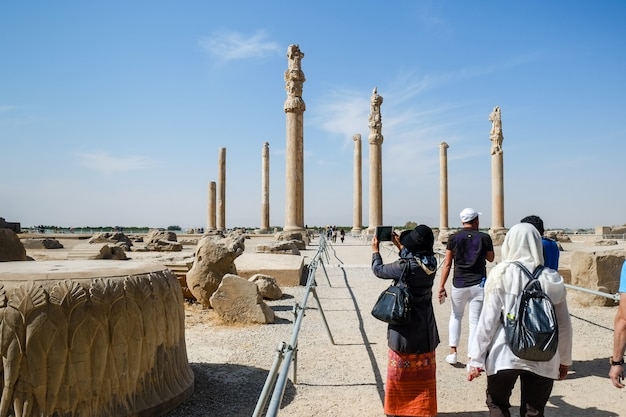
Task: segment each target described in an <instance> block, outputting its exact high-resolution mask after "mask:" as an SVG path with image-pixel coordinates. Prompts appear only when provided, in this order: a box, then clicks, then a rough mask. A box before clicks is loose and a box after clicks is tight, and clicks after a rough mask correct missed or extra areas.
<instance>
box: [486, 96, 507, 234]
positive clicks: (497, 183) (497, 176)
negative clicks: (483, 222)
mask: <svg viewBox="0 0 626 417" xmlns="http://www.w3.org/2000/svg"><path fill="white" fill-rule="evenodd" d="M489 120H490V121H491V134H490V140H491V230H492V231H494V232H498V231H500V230H503V229H504V162H503V151H502V141H503V140H504V136H503V135H502V117H501V114H500V107H498V106H496V107H494V108H493V111H492V112H491V114H490V115H489Z"/></svg>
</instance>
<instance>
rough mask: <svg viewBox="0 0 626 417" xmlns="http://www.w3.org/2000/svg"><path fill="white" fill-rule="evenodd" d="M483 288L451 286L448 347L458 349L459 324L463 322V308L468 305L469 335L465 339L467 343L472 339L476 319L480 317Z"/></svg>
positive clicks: (478, 286)
mask: <svg viewBox="0 0 626 417" xmlns="http://www.w3.org/2000/svg"><path fill="white" fill-rule="evenodd" d="M483 290H484V288H483V287H481V286H480V284H478V285H474V286H473V287H466V288H456V287H455V286H454V285H453V286H452V294H451V295H450V302H451V303H452V312H451V313H450V323H449V325H448V335H449V339H448V340H449V345H450V347H458V346H459V339H460V338H461V323H462V321H463V315H464V314H465V306H466V305H467V304H468V303H469V335H468V338H467V341H468V345H469V342H470V341H471V340H472V337H474V331H475V330H476V324H478V317H479V316H480V310H482V308H483V294H484V291H483Z"/></svg>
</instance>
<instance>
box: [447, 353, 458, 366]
mask: <svg viewBox="0 0 626 417" xmlns="http://www.w3.org/2000/svg"><path fill="white" fill-rule="evenodd" d="M446 362H448V363H449V364H450V365H456V362H457V361H456V352H454V353H451V354H449V355H448V356H446Z"/></svg>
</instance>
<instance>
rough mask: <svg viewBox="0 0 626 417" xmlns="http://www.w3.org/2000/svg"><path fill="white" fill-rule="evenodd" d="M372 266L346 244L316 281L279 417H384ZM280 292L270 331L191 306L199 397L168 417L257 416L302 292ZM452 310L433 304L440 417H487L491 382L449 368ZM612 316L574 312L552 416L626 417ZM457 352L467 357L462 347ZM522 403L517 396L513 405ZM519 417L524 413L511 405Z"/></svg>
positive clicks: (364, 251)
mask: <svg viewBox="0 0 626 417" xmlns="http://www.w3.org/2000/svg"><path fill="white" fill-rule="evenodd" d="M316 249H317V246H316V242H315V241H314V242H313V243H312V245H311V246H310V249H308V250H307V251H305V255H307V256H309V257H312V256H313V255H314V254H315V251H316ZM496 251H497V252H498V253H499V248H497V249H496ZM381 253H383V255H384V257H385V259H386V261H391V260H392V259H394V257H395V252H394V251H393V250H392V249H391V248H388V247H387V248H384V249H383V250H381ZM370 259H371V250H370V247H369V245H368V244H367V243H365V242H363V241H361V240H358V239H353V238H350V237H349V236H348V237H347V238H346V242H345V243H344V244H341V243H336V244H334V245H332V246H331V247H330V248H329V251H328V257H327V258H326V257H325V258H324V262H323V267H318V269H317V274H316V280H317V285H318V286H317V289H316V291H317V294H318V297H319V304H318V302H317V300H316V299H315V297H313V296H310V297H309V298H308V302H307V306H306V311H305V313H306V314H305V317H304V319H303V321H302V326H301V328H300V332H299V338H298V347H299V348H298V353H297V365H296V367H295V368H296V369H297V375H296V379H295V381H296V383H294V378H293V373H291V372H290V374H289V376H290V378H289V380H288V381H287V385H286V388H285V392H284V397H283V401H282V406H281V409H280V411H279V415H281V416H297V417H300V416H303V417H305V416H306V417H308V416H354V417H382V416H384V413H383V406H382V399H383V396H384V381H385V375H386V363H385V360H386V353H387V347H386V340H385V333H386V327H385V326H386V325H385V324H384V323H382V322H379V321H377V320H376V319H374V318H373V317H372V316H371V315H370V309H371V307H372V305H373V303H374V301H375V299H376V298H377V296H378V294H379V293H380V292H381V291H382V290H383V289H384V288H385V287H386V285H387V283H386V282H385V281H383V280H379V279H377V278H375V277H374V276H373V274H372V273H371V270H370V268H369V263H370ZM564 259H565V260H566V257H564ZM436 282H438V280H436ZM283 292H284V293H285V296H284V297H283V298H282V299H281V300H277V301H272V302H268V304H269V305H270V306H271V307H272V309H273V310H274V311H275V313H276V317H277V319H276V323H275V324H271V325H250V326H235V327H232V326H225V325H222V324H220V321H219V319H218V318H217V317H216V316H215V315H214V313H213V311H210V310H208V311H207V310H202V309H201V308H200V307H199V306H197V305H187V306H186V309H187V318H186V320H187V321H186V337H187V351H188V355H189V361H190V363H191V366H192V368H193V370H194V373H195V377H196V384H195V391H194V394H193V396H192V397H191V398H190V399H189V400H188V401H186V402H185V403H183V404H182V405H180V406H179V407H178V408H176V409H175V410H173V411H171V412H170V413H168V414H167V416H168V417H179V416H180V417H182V416H192V417H193V416H197V417H200V416H236V417H239V416H241V417H244V416H252V415H253V412H254V409H255V406H256V404H257V401H258V399H259V396H260V395H261V392H262V390H263V385H264V383H265V380H266V378H267V375H268V370H269V369H270V368H271V366H272V362H273V361H274V359H275V357H276V352H277V348H278V347H279V346H280V344H281V343H283V342H285V343H288V342H289V341H290V340H291V335H292V331H293V328H294V326H293V322H294V313H293V309H294V306H295V305H296V304H299V305H301V303H302V301H303V298H304V295H305V288H304V287H293V288H283ZM320 307H321V308H320ZM449 308H450V306H449V303H446V304H443V305H439V304H436V305H435V314H436V316H437V324H438V326H439V332H440V335H441V339H442V344H441V345H440V346H439V347H438V349H437V384H438V402H439V416H461V417H474V416H487V412H486V407H485V403H484V396H485V394H484V392H485V383H486V380H485V378H484V377H482V378H479V379H477V380H475V381H473V382H468V381H467V380H466V378H465V363H460V364H459V365H457V366H456V367H454V366H451V365H448V364H447V363H445V361H444V357H445V355H446V353H447V327H448V325H447V321H448V315H449ZM615 311H616V309H615V307H604V308H602V307H591V308H590V307H586V308H582V307H577V306H574V305H570V312H571V314H572V316H573V325H574V332H575V338H574V358H575V363H574V365H573V367H572V369H571V373H570V375H569V378H568V379H567V380H565V381H559V382H556V383H555V387H554V390H553V393H552V397H551V399H550V402H549V403H548V409H547V411H546V416H548V417H550V416H565V417H568V416H572V417H573V416H577V417H591V416H594V417H596V416H626V390H623V391H618V390H617V389H615V388H613V387H612V386H611V384H610V382H609V380H608V378H607V373H608V367H607V358H608V356H609V354H610V352H611V344H612V335H613V332H612V325H613V317H614V315H615ZM322 312H323V313H324V316H325V317H326V320H327V322H328V326H329V329H330V333H331V335H332V338H333V340H334V343H332V342H331V339H330V337H329V335H328V333H327V331H326V327H325V325H324V320H323V318H322V314H321V313H322ZM466 330H467V322H466V321H465V322H464V331H466ZM465 337H466V336H465V335H463V338H465ZM459 349H460V356H461V357H462V355H463V354H464V353H465V352H466V349H467V346H466V343H464V344H463V345H462V346H460V348H459ZM293 369H294V366H292V370H293ZM270 394H271V393H270ZM518 398H519V392H518V391H515V392H514V395H513V397H512V403H513V405H514V407H516V406H517V405H518V404H519V400H518ZM513 415H514V416H517V415H519V411H518V409H516V408H514V410H513Z"/></svg>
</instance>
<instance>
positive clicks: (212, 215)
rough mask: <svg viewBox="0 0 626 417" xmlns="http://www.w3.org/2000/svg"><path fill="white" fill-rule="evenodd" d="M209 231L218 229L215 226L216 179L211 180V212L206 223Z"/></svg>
mask: <svg viewBox="0 0 626 417" xmlns="http://www.w3.org/2000/svg"><path fill="white" fill-rule="evenodd" d="M206 230H207V231H214V230H216V227H215V181H211V182H209V214H208V218H207V224H206Z"/></svg>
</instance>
